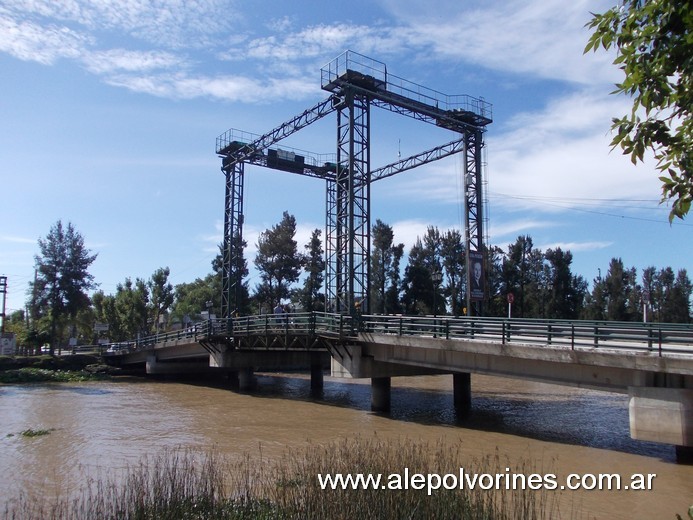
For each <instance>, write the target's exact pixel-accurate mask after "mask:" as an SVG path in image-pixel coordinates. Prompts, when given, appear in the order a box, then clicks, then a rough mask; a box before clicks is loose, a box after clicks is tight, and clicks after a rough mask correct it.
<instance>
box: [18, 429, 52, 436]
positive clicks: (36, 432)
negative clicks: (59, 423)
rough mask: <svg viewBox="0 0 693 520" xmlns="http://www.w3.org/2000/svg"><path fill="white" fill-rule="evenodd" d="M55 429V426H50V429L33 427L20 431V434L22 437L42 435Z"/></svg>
mask: <svg viewBox="0 0 693 520" xmlns="http://www.w3.org/2000/svg"><path fill="white" fill-rule="evenodd" d="M53 431H55V428H50V429H45V428H42V429H39V430H34V429H33V428H28V429H26V430H24V431H22V432H20V435H21V436H22V437H42V436H44V435H48V434H50V433H51V432H53Z"/></svg>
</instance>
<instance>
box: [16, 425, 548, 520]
mask: <svg viewBox="0 0 693 520" xmlns="http://www.w3.org/2000/svg"><path fill="white" fill-rule="evenodd" d="M459 467H464V468H465V470H466V471H468V472H475V471H476V472H479V473H504V472H505V469H506V467H508V465H507V464H505V463H502V461H501V460H500V459H499V457H498V456H492V457H486V458H484V459H483V460H479V461H469V460H465V458H464V457H463V454H462V452H461V450H460V449H459V446H451V445H449V444H443V443H440V444H437V445H435V446H430V445H428V444H426V443H417V442H413V441H404V440H403V441H383V440H378V439H375V440H364V439H358V438H357V439H351V440H343V441H340V442H335V443H331V444H328V445H314V446H309V447H308V448H306V449H305V450H299V451H293V452H288V453H287V454H286V455H285V456H284V457H283V458H281V459H280V460H275V461H267V460H265V459H263V458H262V456H261V455H258V456H255V457H251V456H246V457H244V458H243V459H241V460H235V461H231V460H228V459H223V458H222V457H220V456H218V455H217V454H216V453H214V452H210V453H205V454H202V455H200V454H196V453H193V452H191V451H187V450H171V451H165V452H163V453H162V454H160V455H158V456H156V457H154V458H145V459H144V460H143V461H142V462H141V463H140V464H139V465H138V466H136V467H134V468H132V469H130V470H128V471H127V472H126V474H125V475H124V477H122V478H120V479H118V480H114V479H113V478H108V479H90V480H89V481H88V482H86V483H85V484H84V487H83V488H82V489H81V490H80V492H78V493H77V496H76V497H73V498H70V499H58V500H53V501H43V502H41V501H38V502H37V501H33V500H31V499H29V498H28V497H27V496H25V495H22V496H20V497H18V498H16V499H14V500H11V501H8V502H7V504H6V506H5V510H4V518H5V519H8V520H10V519H11V520H19V519H22V520H34V519H36V520H38V519H42V520H44V519H46V520H67V519H69V520H110V519H113V520H115V519H118V520H131V519H132V520H135V519H136V520H150V519H151V520H154V519H156V520H159V519H162V520H168V519H170V520H184V519H190V520H214V519H270V518H286V519H312V518H315V519H322V518H329V519H355V518H364V519H370V518H378V519H400V518H411V519H415V518H422V519H424V518H426V519H427V518H436V519H447V518H449V519H462V520H464V519H489V520H490V519H511V518H512V519H514V520H523V519H541V518H557V517H558V516H559V515H558V510H557V502H556V501H555V500H554V498H555V497H554V496H549V495H547V494H545V493H542V492H541V491H531V490H526V491H513V490H499V491H497V490H493V491H484V490H472V491H469V490H459V489H457V490H444V489H441V490H438V491H434V492H433V493H432V494H431V495H430V496H429V495H428V493H427V491H426V489H422V490H415V489H408V490H397V491H393V490H387V489H367V490H364V489H349V490H342V489H339V490H332V489H326V490H323V489H321V488H320V486H319V483H318V478H317V475H318V474H323V475H324V474H326V473H331V474H336V473H342V474H347V473H373V474H377V473H380V474H383V475H384V477H383V478H385V476H387V475H390V474H392V473H399V474H402V473H404V468H408V469H409V472H410V473H411V474H413V473H422V474H427V473H439V474H445V473H455V472H456V471H458V469H459ZM511 470H512V471H514V472H515V473H520V472H524V473H526V474H529V473H532V472H535V473H536V472H537V471H534V470H532V469H530V468H528V467H523V468H517V467H515V468H511Z"/></svg>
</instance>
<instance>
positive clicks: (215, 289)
mask: <svg viewBox="0 0 693 520" xmlns="http://www.w3.org/2000/svg"><path fill="white" fill-rule="evenodd" d="M174 293H175V298H174V303H173V306H172V308H171V316H172V317H173V318H174V319H175V320H177V321H179V322H180V323H182V324H183V325H186V324H187V323H188V322H190V321H196V320H199V319H201V313H202V311H205V310H207V302H210V301H211V302H212V309H215V308H216V309H220V308H221V279H220V278H219V276H217V275H216V274H208V275H207V276H206V277H204V278H197V279H196V280H195V281H193V282H190V283H181V284H178V285H176V287H175V289H174Z"/></svg>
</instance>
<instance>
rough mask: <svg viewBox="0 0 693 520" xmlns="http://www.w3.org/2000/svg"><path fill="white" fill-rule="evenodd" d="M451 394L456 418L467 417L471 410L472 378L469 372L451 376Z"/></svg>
mask: <svg viewBox="0 0 693 520" xmlns="http://www.w3.org/2000/svg"><path fill="white" fill-rule="evenodd" d="M452 393H453V403H454V406H455V411H456V412H457V415H458V417H459V418H461V419H464V418H466V417H469V414H470V413H471V410H472V376H471V374H470V373H469V372H461V373H454V374H452Z"/></svg>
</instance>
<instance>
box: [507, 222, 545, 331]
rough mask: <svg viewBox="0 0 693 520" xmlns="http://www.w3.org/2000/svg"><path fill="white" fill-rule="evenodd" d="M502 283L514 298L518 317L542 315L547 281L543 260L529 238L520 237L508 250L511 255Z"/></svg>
mask: <svg viewBox="0 0 693 520" xmlns="http://www.w3.org/2000/svg"><path fill="white" fill-rule="evenodd" d="M503 282H504V285H505V292H506V294H507V293H513V294H514V295H515V307H514V309H515V310H516V312H517V317H520V318H527V317H532V318H536V317H539V316H541V315H542V314H543V312H542V305H543V302H544V297H545V296H546V295H545V294H542V292H543V291H544V289H545V287H546V284H545V280H544V257H543V255H542V253H541V251H540V250H538V249H535V248H534V244H533V243H532V238H531V237H530V236H528V235H521V236H519V237H517V240H516V241H515V243H514V244H510V245H509V246H508V254H507V256H506V258H505V261H504V262H503Z"/></svg>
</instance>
